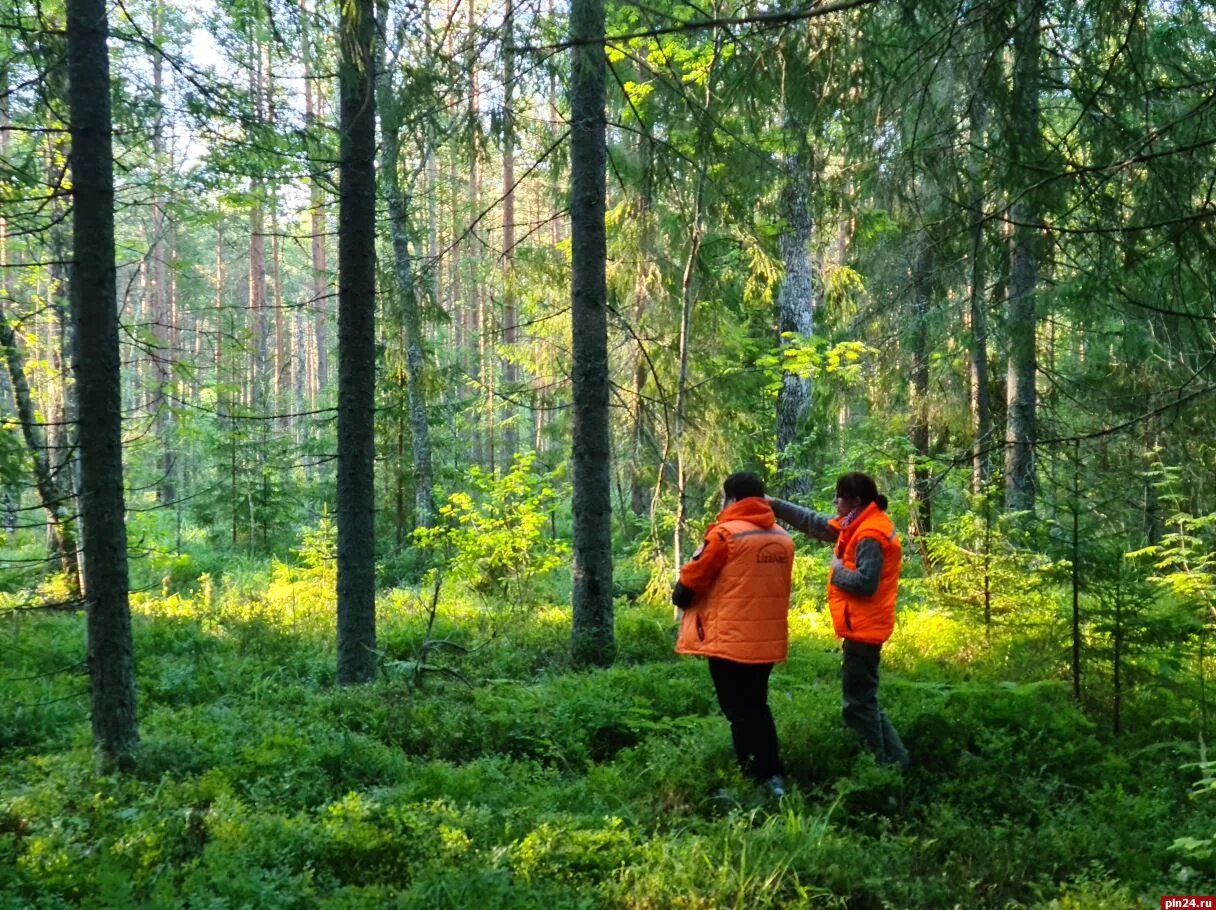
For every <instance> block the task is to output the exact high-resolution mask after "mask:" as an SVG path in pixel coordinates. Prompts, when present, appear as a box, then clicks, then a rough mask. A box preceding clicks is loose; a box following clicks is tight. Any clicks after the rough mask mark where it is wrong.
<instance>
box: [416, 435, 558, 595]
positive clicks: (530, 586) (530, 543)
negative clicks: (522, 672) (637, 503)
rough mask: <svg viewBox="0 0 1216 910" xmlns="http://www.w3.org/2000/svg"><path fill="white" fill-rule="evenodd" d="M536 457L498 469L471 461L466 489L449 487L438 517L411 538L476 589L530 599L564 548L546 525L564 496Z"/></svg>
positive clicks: (520, 458) (521, 457) (524, 457)
mask: <svg viewBox="0 0 1216 910" xmlns="http://www.w3.org/2000/svg"><path fill="white" fill-rule="evenodd" d="M535 465H536V458H535V456H534V455H531V454H528V455H518V456H516V458H515V461H514V462H513V463H512V465H511V469H510V470H509V471H508V472H507V473H505V474H503V475H502V476H495V475H493V474H489V473H486V472H484V471H482V470H480V469H479V468H476V467H474V468H472V469H470V472H469V483H470V486H471V487H472V493H465V492H458V493H453V494H451V496H449V497H448V502H447V504H446V505H443V506H441V507H440V509H439V515H440V517H441V518H442V520H443V523H441V524H438V525H436V526H435V527H433V528H418V529H417V530H416V531H415V532H414V542H415V544H416V545H417V546H419V547H421V548H424V549H426V550H430V551H431V552H433V553H436V554H437V555H439V556H441V557H442V558H443V559H444V560H445V561H446V563H447V567H448V574H449V575H450V576H451V577H452V578H453V579H456V580H458V581H460V582H462V583H464V584H466V585H468V586H469V587H471V588H472V589H473V590H475V591H478V592H479V593H482V594H487V595H493V596H494V597H496V598H500V599H502V600H504V601H506V602H507V603H508V604H513V605H516V606H518V605H522V604H524V603H527V602H531V601H533V600H534V599H535V595H536V593H537V586H538V585H539V584H540V583H541V582H543V581H544V580H545V579H546V578H547V577H549V576H550V575H551V574H552V573H553V572H554V571H556V570H557V569H558V568H559V567H560V566H562V565H563V564H564V561H565V558H566V556H567V555H568V554H569V545H568V544H567V543H566V542H565V541H562V540H556V539H554V538H553V536H552V534H551V530H550V526H551V522H552V520H553V518H552V513H553V510H554V509H555V508H556V507H557V504H558V503H559V502H562V501H564V500H565V499H566V498H568V497H567V496H563V495H562V494H561V492H559V490H560V487H558V486H557V480H556V478H555V476H554V475H553V474H551V473H550V474H543V473H540V472H538V471H537V470H536V469H535Z"/></svg>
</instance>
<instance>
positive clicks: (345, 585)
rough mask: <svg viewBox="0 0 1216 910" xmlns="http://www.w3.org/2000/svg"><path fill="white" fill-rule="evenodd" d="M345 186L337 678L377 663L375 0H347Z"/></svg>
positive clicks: (348, 679)
mask: <svg viewBox="0 0 1216 910" xmlns="http://www.w3.org/2000/svg"><path fill="white" fill-rule="evenodd" d="M339 28H340V35H339V38H340V42H339V43H340V45H341V49H342V50H341V60H340V64H339V70H338V74H339V82H340V95H341V121H340V137H341V152H340V163H339V196H338V509H337V519H338V522H337V523H338V682H339V683H341V684H343V685H346V684H350V683H359V682H367V681H368V680H370V679H371V678H372V676H373V675H374V674H375V670H376V653H375V647H376V562H375V553H376V548H375V542H376V535H375V501H374V498H375V478H374V465H375V447H376V446H375V443H376V436H375V425H374V422H373V417H374V411H375V388H376V320H375V301H376V173H375V153H376V107H375V98H374V94H373V86H372V73H373V69H372V67H373V58H372V35H373V33H374V31H375V20H374V18H373V11H372V0H343V2H342V4H341V21H340V25H339Z"/></svg>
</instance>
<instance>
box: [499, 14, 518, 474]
mask: <svg viewBox="0 0 1216 910" xmlns="http://www.w3.org/2000/svg"><path fill="white" fill-rule="evenodd" d="M514 27H515V7H514V0H506V9H505V10H504V12H503V37H502V43H503V77H502V83H503V105H502V340H503V344H505V345H506V346H507V350H508V356H507V358H506V359H504V360H503V365H502V369H503V373H502V378H503V386H504V389H505V391H504V392H503V414H504V417H503V422H502V460H503V463H504V466H505V467H504V469H505V470H509V469H510V467H511V460H512V459H513V458H514V457H515V451H516V449H518V448H519V431H518V429H517V428H516V421H517V420H518V413H519V408H518V407H517V406H516V405H515V401H516V397H517V395H518V394H519V390H518V389H517V388H516V385H517V384H518V382H519V370H518V369H517V367H516V365H515V363H514V362H513V361H512V360H511V359H510V358H511V357H513V356H514V353H515V352H514V350H513V349H512V345H514V344H515V337H516V332H515V323H516V320H517V316H516V306H515V110H514V107H513V105H514V99H515V50H514V47H513V46H514V44H515V31H514Z"/></svg>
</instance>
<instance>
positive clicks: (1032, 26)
mask: <svg viewBox="0 0 1216 910" xmlns="http://www.w3.org/2000/svg"><path fill="white" fill-rule="evenodd" d="M1041 3H1042V0H1018V3H1017V16H1018V21H1019V27H1018V30H1017V32H1016V33H1015V35H1014V73H1013V105H1012V111H1011V131H1012V137H1011V138H1012V142H1011V143H1010V157H1011V159H1012V162H1013V170H1014V175H1013V176H1014V180H1015V186H1016V188H1015V191H1014V199H1015V201H1014V202H1013V204H1012V206H1011V208H1010V215H1011V218H1012V220H1013V252H1012V263H1011V266H1010V278H1009V320H1008V325H1007V327H1006V331H1007V334H1008V338H1009V369H1008V388H1007V392H1006V394H1007V396H1008V399H1007V401H1008V414H1007V417H1006V433H1005V444H1006V449H1005V507H1006V508H1008V509H1010V510H1015V511H1027V512H1032V513H1033V511H1034V499H1035V478H1034V445H1035V410H1036V408H1037V406H1038V401H1037V395H1036V390H1035V371H1036V369H1037V362H1036V350H1035V333H1036V329H1037V327H1038V317H1037V313H1036V306H1035V292H1036V288H1037V284H1038V254H1037V250H1036V241H1037V238H1036V234H1037V231H1036V229H1035V226H1034V221H1035V219H1036V218H1037V217H1038V212H1037V210H1036V207H1035V205H1034V204H1033V200H1034V196H1035V192H1034V189H1033V185H1034V183H1035V182H1036V181H1037V180H1038V175H1037V173H1036V172H1035V171H1034V170H1033V169H1032V167H1033V163H1034V160H1035V158H1036V156H1037V153H1038V147H1039V29H1040V19H1041V12H1042V11H1041Z"/></svg>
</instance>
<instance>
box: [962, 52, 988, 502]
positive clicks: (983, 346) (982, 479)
mask: <svg viewBox="0 0 1216 910" xmlns="http://www.w3.org/2000/svg"><path fill="white" fill-rule="evenodd" d="M973 56H974V58H975V61H974V62H973V63H972V77H971V101H970V103H969V104H968V107H967V119H968V127H969V132H970V135H971V152H970V154H969V156H968V158H969V163H968V168H967V172H968V180H969V183H970V190H971V224H970V226H969V230H970V249H969V255H968V258H969V259H970V266H971V270H970V276H969V277H970V280H969V282H968V283H969V285H970V287H969V289H968V314H969V322H970V323H971V346H970V350H969V351H968V367H969V372H970V377H969V378H970V386H971V389H970V392H971V401H970V405H971V433H972V445H971V492H972V493H974V494H976V495H979V494H981V493H983V492H984V491H985V490H987V488H988V482H989V480H990V479H991V477H992V457H991V454H990V449H991V446H992V405H991V403H990V401H989V399H988V301H987V298H986V297H985V293H984V292H985V282H986V280H987V279H986V277H985V269H984V185H983V176H982V173H981V171H980V163H981V161H982V155H983V149H982V146H983V142H984V135H985V130H986V128H987V123H988V106H987V99H986V97H985V95H984V87H983V85H982V82H981V78H980V74H981V73H982V72H983V63H982V55H980V54H978V53H976V54H974V55H973Z"/></svg>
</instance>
